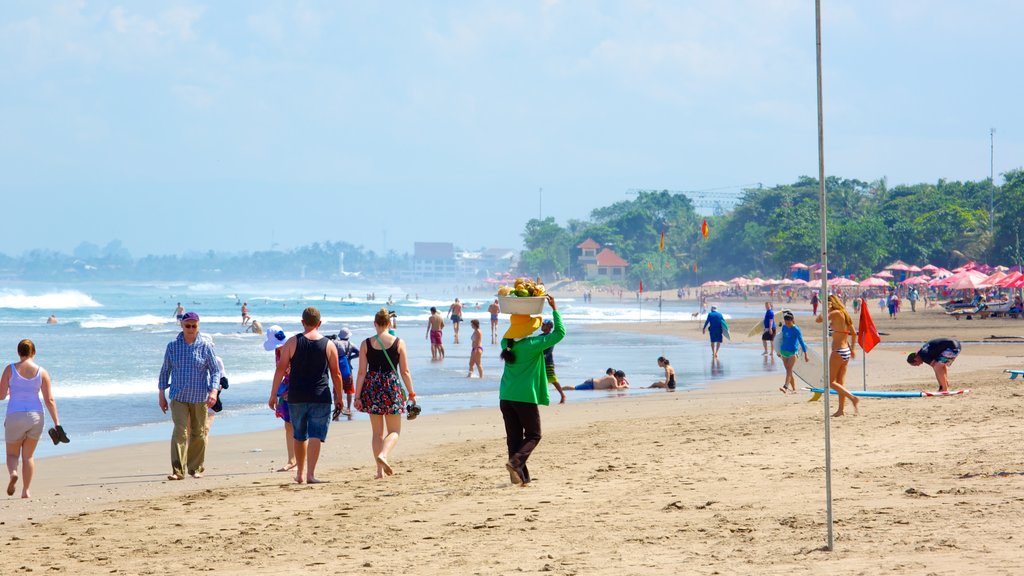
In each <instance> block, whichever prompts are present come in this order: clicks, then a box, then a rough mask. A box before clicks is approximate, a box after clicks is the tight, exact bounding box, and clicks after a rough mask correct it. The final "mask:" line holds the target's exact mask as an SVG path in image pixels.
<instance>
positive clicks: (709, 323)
mask: <svg viewBox="0 0 1024 576" xmlns="http://www.w3.org/2000/svg"><path fill="white" fill-rule="evenodd" d="M728 329H729V325H728V324H726V323H725V317H724V316H722V313H721V312H719V311H718V306H712V307H711V312H708V315H707V318H705V320H704V326H703V327H702V328H701V329H700V333H701V334H703V333H704V332H705V331H706V332H707V333H708V337H709V338H710V340H711V358H713V359H714V358H718V350H719V349H720V348H721V347H722V336H723V334H725V331H726V330H728Z"/></svg>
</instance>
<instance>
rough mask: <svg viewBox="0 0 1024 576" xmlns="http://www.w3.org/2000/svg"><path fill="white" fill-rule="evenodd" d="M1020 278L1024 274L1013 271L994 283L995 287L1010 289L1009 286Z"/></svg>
mask: <svg viewBox="0 0 1024 576" xmlns="http://www.w3.org/2000/svg"><path fill="white" fill-rule="evenodd" d="M1021 277H1024V274H1021V273H1020V272H1018V271H1016V270H1014V271H1013V272H1010V273H1009V274H1007V275H1006V277H1005V278H1003V279H1002V280H1000V281H998V282H996V283H995V284H996V286H999V287H1001V288H1010V285H1011V284H1013V283H1014V282H1016V281H1017V279H1018V278H1021Z"/></svg>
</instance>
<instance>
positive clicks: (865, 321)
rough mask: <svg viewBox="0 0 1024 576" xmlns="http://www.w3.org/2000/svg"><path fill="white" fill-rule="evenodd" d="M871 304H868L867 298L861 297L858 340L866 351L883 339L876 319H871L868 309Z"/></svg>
mask: <svg viewBox="0 0 1024 576" xmlns="http://www.w3.org/2000/svg"><path fill="white" fill-rule="evenodd" d="M868 308H871V306H869V305H868V302H867V300H865V299H863V298H861V301H860V325H859V326H858V327H857V342H858V343H859V344H860V347H861V348H863V349H864V353H865V354H867V353H868V352H871V349H872V348H874V347H875V346H877V345H878V343H879V342H881V341H882V338H881V337H880V336H879V335H878V328H875V321H874V320H872V319H871V312H870V311H868Z"/></svg>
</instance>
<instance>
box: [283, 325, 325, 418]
mask: <svg viewBox="0 0 1024 576" xmlns="http://www.w3.org/2000/svg"><path fill="white" fill-rule="evenodd" d="M330 343H331V342H330V340H328V339H327V338H321V339H319V340H310V339H309V338H306V336H305V335H303V334H299V335H298V336H296V337H295V354H293V355H292V360H291V373H290V375H289V379H288V402H306V403H309V404H330V403H331V389H330V387H329V386H328V379H327V372H328V367H327V345H328V344H330Z"/></svg>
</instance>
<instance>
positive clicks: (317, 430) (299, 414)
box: [288, 402, 331, 442]
mask: <svg viewBox="0 0 1024 576" xmlns="http://www.w3.org/2000/svg"><path fill="white" fill-rule="evenodd" d="M288 413H289V415H290V416H291V419H292V438H294V439H296V440H298V441H300V442H304V441H306V440H309V439H310V438H317V439H318V440H320V441H321V442H326V441H327V427H328V426H329V425H330V423H331V405H330V404H311V403H309V402H289V403H288Z"/></svg>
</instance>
